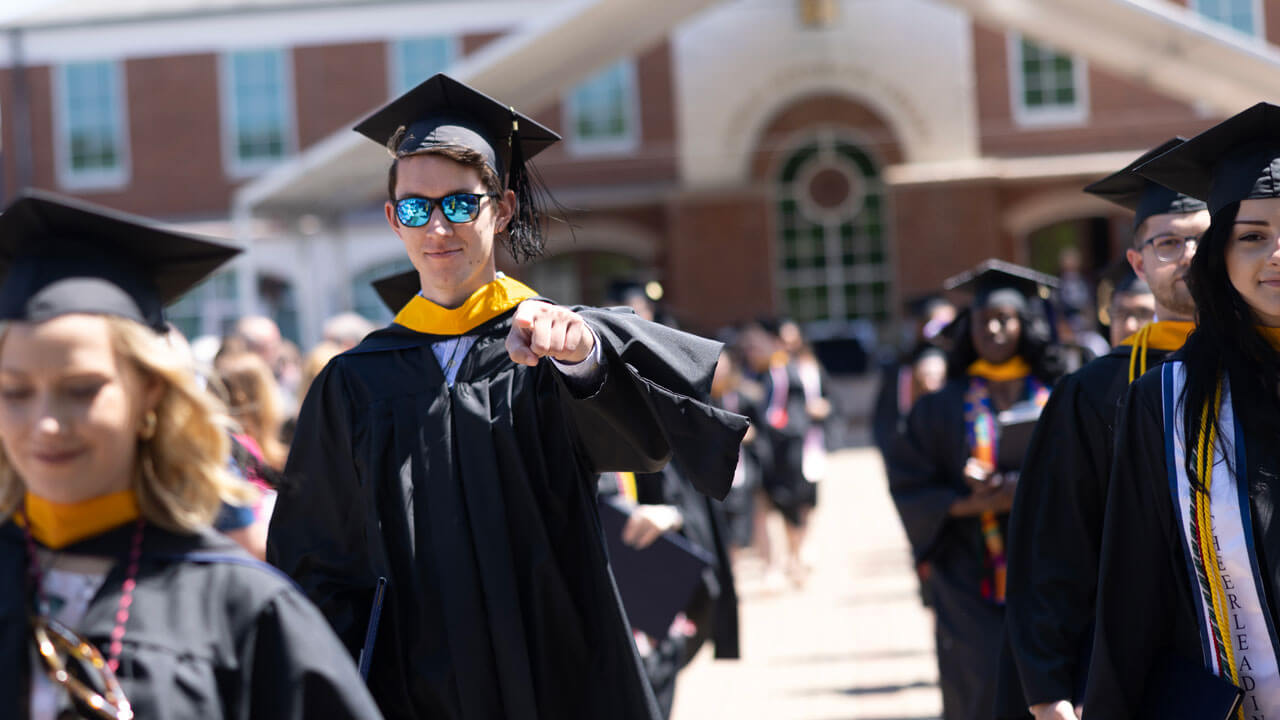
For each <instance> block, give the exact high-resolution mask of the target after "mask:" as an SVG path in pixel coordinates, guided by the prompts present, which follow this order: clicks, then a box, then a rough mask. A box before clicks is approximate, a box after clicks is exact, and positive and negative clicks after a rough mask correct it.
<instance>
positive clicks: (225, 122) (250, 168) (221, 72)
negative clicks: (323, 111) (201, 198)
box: [218, 47, 298, 180]
mask: <svg viewBox="0 0 1280 720" xmlns="http://www.w3.org/2000/svg"><path fill="white" fill-rule="evenodd" d="M246 52H277V53H279V54H280V57H281V62H280V74H281V75H282V77H281V79H280V80H281V83H282V86H283V88H284V91H283V96H284V97H283V102H284V154H283V155H282V156H281V157H279V158H271V159H264V160H248V161H246V160H242V159H241V158H240V152H239V142H238V139H237V138H236V93H235V88H234V87H233V76H234V73H233V69H232V57H233V56H235V55H237V54H239V53H246ZM293 77H294V76H293V51H292V50H291V49H290V48H278V47H260V48H239V49H236V50H228V51H226V52H223V53H222V54H221V55H219V56H218V96H219V97H218V99H219V106H220V107H221V109H222V112H221V115H222V133H221V134H222V166H223V168H225V172H226V174H227V177H229V178H231V179H232V180H240V179H244V178H247V177H251V176H253V175H257V174H259V173H261V172H263V171H264V170H268V169H270V168H272V167H275V166H276V165H278V164H279V163H280V162H282V161H284V160H286V159H287V158H288V157H289V156H291V155H293V154H294V153H296V152H297V151H298V132H297V126H298V123H297V111H296V98H295V91H294V83H293Z"/></svg>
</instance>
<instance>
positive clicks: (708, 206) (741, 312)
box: [664, 189, 777, 332]
mask: <svg viewBox="0 0 1280 720" xmlns="http://www.w3.org/2000/svg"><path fill="white" fill-rule="evenodd" d="M771 204H772V201H771V198H770V196H769V194H768V193H767V192H766V191H765V190H763V189H742V190H738V191H733V192H727V193H723V194H711V195H701V194H690V195H683V196H680V197H677V198H674V199H672V200H671V202H670V203H669V204H668V206H667V217H668V222H669V232H668V234H667V238H668V242H667V247H666V252H665V256H666V263H665V271H666V272H665V273H664V277H665V278H666V281H667V282H666V289H667V296H666V299H665V302H666V304H667V306H668V308H669V309H670V310H671V312H672V313H673V314H675V316H676V317H677V318H679V319H680V320H681V322H683V323H686V324H687V325H688V326H689V328H690V329H692V330H696V331H701V332H713V331H715V330H716V329H717V328H719V327H722V326H724V325H728V324H732V323H736V322H740V321H743V320H748V319H751V318H754V317H759V316H761V315H770V314H773V313H774V312H775V311H776V309H777V308H776V306H775V304H774V289H773V267H774V262H775V261H774V247H775V245H776V243H775V241H774V234H773V232H772V229H771V226H770V222H769V217H768V214H769V213H768V208H769V207H770V206H771Z"/></svg>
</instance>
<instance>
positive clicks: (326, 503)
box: [267, 363, 378, 656]
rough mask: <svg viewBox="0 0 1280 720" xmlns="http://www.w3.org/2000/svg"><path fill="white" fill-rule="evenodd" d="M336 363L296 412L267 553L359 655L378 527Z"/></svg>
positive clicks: (372, 584)
mask: <svg viewBox="0 0 1280 720" xmlns="http://www.w3.org/2000/svg"><path fill="white" fill-rule="evenodd" d="M343 385H344V384H343V381H342V376H341V369H340V368H339V367H338V366H337V364H336V363H330V364H329V366H328V367H327V368H325V370H324V371H323V372H321V374H320V375H319V376H317V377H316V380H315V382H314V383H313V384H312V387H311V391H310V392H308V393H307V397H306V400H305V401H304V402H303V404H302V409H301V411H300V412H299V414H298V427H297V431H296V435H295V436H294V441H293V446H292V448H291V450H290V452H289V459H288V461H287V462H286V464H285V470H284V477H283V480H282V482H281V486H280V492H279V497H278V498H277V500H276V506H275V511H274V513H273V514H272V518H271V529H270V531H269V533H268V536H267V561H268V562H270V563H271V564H272V565H275V566H276V567H278V568H280V569H281V570H283V571H284V572H285V573H287V574H288V575H289V576H290V577H292V578H293V579H294V581H295V582H297V583H298V585H299V586H300V587H301V588H302V590H303V592H304V593H306V595H307V597H308V598H310V599H311V601H312V602H314V603H315V604H316V606H317V607H318V608H319V609H320V611H321V612H322V613H323V614H324V616H325V617H326V618H327V619H328V620H329V624H330V625H332V626H333V629H334V631H336V632H337V633H338V637H339V638H340V639H341V640H342V642H343V644H344V645H346V647H347V649H348V650H349V651H350V652H351V654H352V655H353V656H354V655H356V654H357V653H358V652H359V650H360V647H361V645H362V643H363V641H364V637H363V636H364V630H365V625H366V623H367V622H368V617H367V616H368V612H369V608H370V607H371V605H372V597H373V591H374V587H375V585H376V579H375V577H374V571H373V567H372V566H373V563H372V557H371V547H370V541H369V537H368V528H377V527H378V523H377V518H376V517H372V512H373V503H370V502H367V500H366V493H365V488H364V485H363V483H362V481H361V477H360V472H359V469H358V467H357V463H356V459H355V457H354V453H353V442H354V440H353V431H352V427H351V424H352V422H351V421H352V414H353V413H352V408H351V403H350V401H349V400H348V398H347V397H346V394H345V392H344V389H343Z"/></svg>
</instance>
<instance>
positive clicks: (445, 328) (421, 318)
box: [395, 275, 538, 335]
mask: <svg viewBox="0 0 1280 720" xmlns="http://www.w3.org/2000/svg"><path fill="white" fill-rule="evenodd" d="M535 297H538V293H537V292H535V291H534V290H533V288H531V287H529V286H528V285H525V284H524V283H522V282H520V281H519V280H515V279H513V278H509V277H507V276H505V275H504V276H502V277H500V278H497V279H495V280H493V281H492V282H489V283H487V284H485V285H484V286H483V287H481V288H480V289H478V290H476V291H475V292H473V293H471V297H469V298H467V299H466V301H465V302H463V303H462V304H461V305H459V306H458V307H456V308H446V307H442V306H440V305H437V304H435V303H433V302H431V301H430V300H428V299H426V298H424V297H422V296H421V295H414V296H413V299H412V300H410V301H409V303H408V304H407V305H405V306H404V308H403V309H401V310H400V312H399V313H398V314H397V315H396V318H395V323H396V324H397V325H402V326H404V327H406V328H409V329H410V330H413V331H414V332H420V333H426V334H428V335H462V334H464V333H467V332H469V331H471V330H473V329H475V328H477V327H479V326H480V325H483V324H484V323H486V322H489V321H490V320H492V319H494V318H496V317H498V316H499V315H501V314H502V313H504V312H507V311H508V310H511V309H512V308H514V307H515V306H517V305H519V304H520V303H522V302H524V301H525V300H528V299H530V298H535Z"/></svg>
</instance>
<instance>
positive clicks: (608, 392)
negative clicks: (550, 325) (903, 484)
mask: <svg viewBox="0 0 1280 720" xmlns="http://www.w3.org/2000/svg"><path fill="white" fill-rule="evenodd" d="M579 312H580V313H581V314H582V316H583V317H584V318H585V319H586V320H587V322H588V323H589V324H590V325H591V327H592V328H593V329H594V330H595V332H596V335H597V337H598V338H599V340H600V347H601V349H602V352H603V355H602V359H603V363H604V365H605V367H604V370H605V379H604V380H603V382H602V384H601V385H600V387H599V388H597V389H596V391H595V392H594V393H593V394H592V393H584V395H585V396H584V397H577V396H575V394H574V393H573V392H571V391H570V390H569V388H568V387H567V386H566V385H565V381H564V378H563V377H562V376H561V374H560V372H559V371H558V370H555V369H554V368H553V367H552V365H551V363H550V361H546V360H544V361H543V362H542V363H540V364H539V365H538V366H537V367H535V368H530V367H526V366H522V365H516V364H514V363H513V362H512V361H511V360H510V358H509V357H508V355H507V351H506V349H505V346H504V341H505V339H506V336H507V333H508V331H509V328H510V318H511V315H512V312H511V311H509V312H507V313H505V314H503V315H501V316H499V317H497V318H495V319H494V320H491V321H489V322H488V323H485V324H484V325H482V326H480V327H479V328H477V329H475V330H473V331H472V333H471V334H474V335H476V336H477V340H476V343H475V345H474V346H473V347H472V349H471V350H470V351H469V352H468V353H467V355H466V357H465V358H464V360H463V361H462V365H461V367H460V369H459V373H458V375H457V379H456V381H455V384H454V385H453V387H451V388H450V387H448V386H447V385H446V383H445V379H444V376H443V374H442V373H441V370H440V367H439V365H438V363H437V361H436V358H435V356H434V355H433V353H432V351H431V347H430V345H431V343H432V342H433V341H437V340H440V339H442V338H440V337H439V336H434V335H426V334H422V333H418V332H414V331H411V330H408V329H406V328H403V327H400V326H397V325H392V326H390V327H388V328H386V329H383V330H380V331H378V332H375V333H373V334H372V335H370V336H369V337H367V338H366V339H365V340H364V341H363V342H362V343H361V344H360V345H358V346H357V347H355V348H354V349H352V350H350V351H348V352H347V353H344V354H343V355H340V356H338V357H337V358H335V359H334V360H333V361H332V362H331V363H330V364H329V365H328V367H326V368H325V370H324V371H323V372H322V373H321V374H320V376H319V377H317V379H316V381H315V383H314V385H313V386H312V390H311V391H310V392H309V393H308V395H307V398H306V401H305V402H304V404H303V407H302V411H301V413H300V417H299V421H298V429H297V436H296V438H295V440H294V444H293V448H292V452H291V453H290V456H289V461H288V463H287V465H286V468H285V483H284V486H283V487H282V490H281V493H280V497H279V500H278V501H277V504H276V510H275V515H274V517H273V519H272V524H271V530H270V535H269V539H268V549H267V552H268V557H269V559H270V560H271V561H272V562H273V563H275V564H277V565H279V566H280V567H281V568H283V569H284V570H285V571H287V572H288V573H289V574H291V575H292V576H294V577H295V578H296V579H297V580H298V582H299V583H300V584H301V585H302V587H303V588H304V590H305V591H306V592H307V594H308V595H309V596H310V597H311V598H312V599H313V600H314V601H315V602H316V604H317V605H318V606H319V607H320V609H321V610H322V611H323V612H324V613H325V615H326V617H328V619H329V621H330V623H331V624H332V625H333V627H334V628H335V629H336V630H337V632H338V635H339V636H340V637H341V638H342V640H343V641H344V642H345V643H346V645H347V647H348V648H349V649H350V651H351V652H352V653H353V654H354V653H357V652H358V651H359V649H360V648H361V646H362V644H363V641H364V639H365V632H366V625H367V623H368V620H369V616H370V607H371V604H372V596H373V592H374V588H375V586H376V583H377V580H378V578H387V580H388V581H389V582H388V586H387V593H386V602H385V606H384V608H383V610H382V613H381V620H380V627H379V629H378V632H377V636H376V645H375V650H374V652H373V655H372V667H371V671H370V678H369V686H370V689H371V690H372V692H373V695H374V697H375V698H376V699H377V701H378V703H379V706H380V707H381V708H382V711H383V713H384V714H385V715H386V716H387V717H388V718H393V719H399V718H405V719H408V718H432V719H433V720H437V719H438V720H463V719H465V720H481V719H483V720H488V719H490V718H507V719H509V720H517V719H518V720H525V719H527V720H533V719H534V718H544V719H547V720H550V719H552V718H555V719H560V718H565V719H573V718H605V717H608V718H622V719H628V718H641V719H643V720H650V718H652V717H653V713H654V708H653V700H652V694H651V693H650V692H649V690H648V687H647V683H646V682H645V680H644V678H643V677H642V674H641V670H640V666H639V658H638V655H637V654H636V651H635V645H634V642H633V640H632V637H631V633H630V631H629V628H628V626H627V622H626V619H625V617H624V614H623V611H622V608H621V604H620V601H619V599H618V596H617V591H616V589H615V587H614V584H613V579H612V576H611V574H610V572H609V569H608V563H607V559H606V555H605V549H604V544H603V538H602V536H601V534H600V527H599V518H598V516H597V514H596V476H597V475H598V474H599V473H601V472H605V471H616V470H630V471H641V472H651V471H656V470H658V469H660V468H661V467H662V466H663V465H664V464H665V463H666V461H667V460H668V458H669V457H670V456H671V454H672V453H673V452H674V453H675V454H676V456H677V457H679V458H680V459H681V461H682V464H683V465H684V466H685V467H686V468H687V469H688V477H689V478H690V479H691V480H692V481H693V482H694V483H696V484H697V485H698V489H699V490H701V491H702V492H705V493H707V494H709V495H711V496H713V497H717V498H719V497H723V496H724V494H725V493H726V492H727V491H728V488H729V484H730V482H731V480H732V476H733V468H734V465H735V463H736V461H737V455H738V445H739V443H740V442H741V439H742V435H743V434H744V433H745V432H746V421H745V419H744V418H741V417H740V416H737V415H733V414H730V413H725V412H724V411H720V410H716V409H714V408H712V407H710V406H709V405H707V404H705V399H706V398H707V395H708V392H709V388H710V383H711V375H712V371H713V370H714V367H715V364H716V361H717V359H718V357H719V351H720V345H719V344H718V343H714V342H712V341H709V340H704V339H702V338H698V337H695V336H692V335H688V334H686V333H681V332H678V331H675V330H671V329H669V328H666V327H663V326H661V325H657V324H654V323H649V322H645V321H643V320H640V319H639V318H637V317H635V315H634V314H631V313H624V312H618V311H606V310H592V309H584V310H580V311H579Z"/></svg>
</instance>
